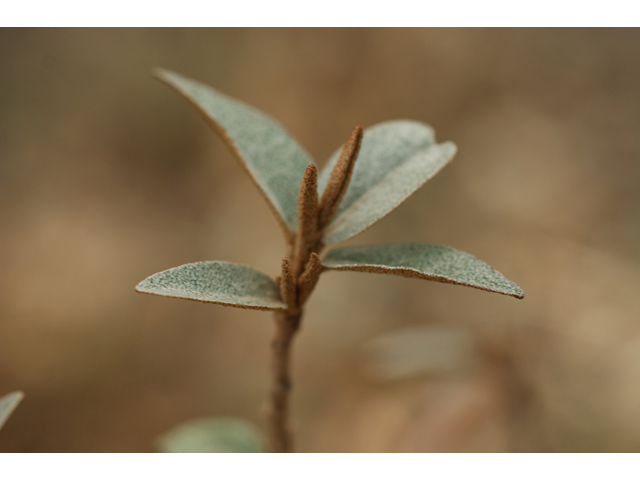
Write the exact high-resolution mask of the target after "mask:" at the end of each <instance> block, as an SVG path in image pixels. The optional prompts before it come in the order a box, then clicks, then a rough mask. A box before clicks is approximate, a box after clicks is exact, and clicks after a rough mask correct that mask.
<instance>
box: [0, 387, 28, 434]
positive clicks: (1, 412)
mask: <svg viewBox="0 0 640 480" xmlns="http://www.w3.org/2000/svg"><path fill="white" fill-rule="evenodd" d="M23 398H24V393H22V392H13V393H10V394H8V395H5V396H4V397H2V398H0V428H2V427H3V425H4V424H5V422H6V421H7V418H9V415H11V412H13V411H14V410H15V408H16V407H17V406H18V404H19V403H20V401H21V400H22V399H23Z"/></svg>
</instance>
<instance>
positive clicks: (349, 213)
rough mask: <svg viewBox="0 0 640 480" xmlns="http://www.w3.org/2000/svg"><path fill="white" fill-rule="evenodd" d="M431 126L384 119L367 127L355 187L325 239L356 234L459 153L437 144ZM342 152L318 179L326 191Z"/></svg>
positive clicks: (448, 145) (450, 145)
mask: <svg viewBox="0 0 640 480" xmlns="http://www.w3.org/2000/svg"><path fill="white" fill-rule="evenodd" d="M434 142H435V138H434V133H433V130H432V129H431V127H429V126H427V125H424V124H422V123H419V122H414V121H409V120H394V121H390V122H384V123H380V124H378V125H374V126H373V127H370V128H367V129H366V130H365V131H364V136H363V138H362V146H361V147H360V154H359V155H358V159H357V161H356V164H355V167H354V170H353V174H352V177H351V181H350V183H349V188H348V189H347V192H346V194H345V196H344V199H343V200H342V202H341V203H340V206H339V207H338V211H337V213H336V215H335V217H334V219H333V220H332V221H331V223H330V224H329V225H328V226H327V228H326V229H325V237H324V241H325V243H336V242H341V241H343V240H346V239H347V238H350V237H352V236H354V235H356V234H358V233H360V232H361V231H363V230H364V229H366V228H367V227H369V226H370V225H372V224H373V223H375V222H377V221H378V220H380V219H381V218H382V217H384V216H385V215H387V214H388V213H389V212H391V211H392V210H393V209H394V208H396V207H397V206H398V205H400V204H401V203H402V202H403V201H404V200H405V199H406V198H407V197H409V196H410V195H411V194H412V193H413V192H414V191H416V190H417V189H418V188H419V187H420V186H422V185H423V184H424V183H425V182H426V181H427V180H429V179H430V178H431V177H432V176H434V175H435V174H436V173H437V172H438V171H439V170H440V169H441V168H442V167H443V166H444V165H446V164H447V162H448V161H449V160H451V158H452V157H453V155H454V154H455V152H456V147H455V145H454V144H453V143H451V142H446V143H443V144H435V143H434ZM339 155H340V150H338V151H336V153H334V154H333V156H332V157H331V159H330V160H329V162H328V164H327V166H326V167H325V168H324V170H323V171H322V175H321V176H320V179H319V181H318V188H319V190H320V192H322V191H324V188H325V186H326V184H327V181H328V179H329V176H330V175H331V170H333V167H334V165H335V163H336V162H337V160H338V157H339Z"/></svg>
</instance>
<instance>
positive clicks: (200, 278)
mask: <svg viewBox="0 0 640 480" xmlns="http://www.w3.org/2000/svg"><path fill="white" fill-rule="evenodd" d="M136 291H138V292H141V293H151V294H153V295H162V296H164V297H175V298H186V299H188V300H198V301H200V302H211V303H219V304H221V305H227V306H231V307H240V308H253V309H257V310H284V309H286V308H287V305H286V304H284V303H283V302H282V301H281V300H280V293H279V291H278V288H277V287H276V284H275V282H274V281H273V280H272V279H271V278H269V277H268V276H267V275H265V274H264V273H262V272H259V271H257V270H254V269H253V268H250V267H246V266H244V265H237V264H235V263H227V262H196V263H189V264H187V265H182V266H180V267H176V268H171V269H169V270H165V271H164V272H160V273H156V274H155V275H151V276H150V277H149V278H147V279H145V280H143V281H142V282H140V283H139V284H138V285H137V286H136Z"/></svg>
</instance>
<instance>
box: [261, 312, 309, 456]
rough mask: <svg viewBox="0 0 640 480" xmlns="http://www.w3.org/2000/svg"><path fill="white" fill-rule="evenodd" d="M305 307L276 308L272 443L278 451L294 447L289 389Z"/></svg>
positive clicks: (289, 450) (271, 422) (270, 427)
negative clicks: (292, 358)
mask: <svg viewBox="0 0 640 480" xmlns="http://www.w3.org/2000/svg"><path fill="white" fill-rule="evenodd" d="M301 317H302V311H298V312H297V313H293V314H292V313H290V312H276V313H275V323H276V335H275V338H274V339H273V342H272V343H271V350H272V352H273V377H272V388H271V404H270V408H269V445H270V448H271V451H272V452H274V453H289V452H291V451H292V449H293V446H292V438H291V432H290V429H289V425H288V413H289V392H290V391H291V376H290V352H291V343H292V341H293V336H294V335H295V333H296V331H297V330H298V327H299V326H300V319H301Z"/></svg>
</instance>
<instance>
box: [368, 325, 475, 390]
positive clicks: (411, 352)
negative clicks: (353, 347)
mask: <svg viewBox="0 0 640 480" xmlns="http://www.w3.org/2000/svg"><path fill="white" fill-rule="evenodd" d="M364 354H365V360H366V371H367V373H368V374H369V375H370V376H371V377H373V379H374V380H378V381H391V380H398V379H403V378H411V377H414V376H417V375H425V374H445V373H455V372H457V371H460V370H462V369H464V368H465V367H467V366H469V365H470V363H471V360H472V354H473V337H472V336H471V334H470V333H469V332H467V331H465V330H460V329H453V328H446V327H432V326H428V327H419V328H411V329H405V330H401V331H397V332H393V333H389V334H386V335H382V336H380V337H377V338H375V339H373V340H371V341H369V342H368V343H367V344H366V345H365V347H364Z"/></svg>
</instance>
